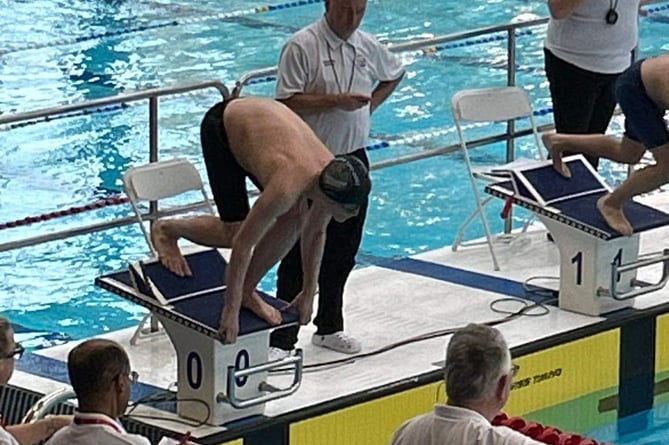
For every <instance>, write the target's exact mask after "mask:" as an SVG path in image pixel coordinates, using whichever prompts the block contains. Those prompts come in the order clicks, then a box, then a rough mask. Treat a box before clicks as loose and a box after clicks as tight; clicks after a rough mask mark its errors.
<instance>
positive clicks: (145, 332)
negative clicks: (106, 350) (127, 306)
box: [130, 312, 163, 346]
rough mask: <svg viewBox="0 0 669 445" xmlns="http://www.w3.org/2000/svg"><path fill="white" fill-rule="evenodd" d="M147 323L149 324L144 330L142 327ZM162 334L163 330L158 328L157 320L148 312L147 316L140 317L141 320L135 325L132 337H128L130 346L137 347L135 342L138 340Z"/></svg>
mask: <svg viewBox="0 0 669 445" xmlns="http://www.w3.org/2000/svg"><path fill="white" fill-rule="evenodd" d="M147 322H149V327H148V328H145V327H144V326H145V325H146V323H147ZM162 332H163V330H162V329H161V328H160V325H159V324H158V320H157V319H156V317H154V316H153V314H152V313H151V312H149V313H148V314H146V315H144V317H142V320H141V321H140V322H139V324H138V325H137V328H135V332H133V334H132V337H130V346H137V341H138V340H139V339H140V338H145V337H149V336H153V335H156V334H160V333H162Z"/></svg>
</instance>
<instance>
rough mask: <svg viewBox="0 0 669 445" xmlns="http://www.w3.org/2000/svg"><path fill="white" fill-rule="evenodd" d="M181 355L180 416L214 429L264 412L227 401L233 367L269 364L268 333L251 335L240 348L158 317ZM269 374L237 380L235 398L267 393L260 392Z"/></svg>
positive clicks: (242, 340)
mask: <svg viewBox="0 0 669 445" xmlns="http://www.w3.org/2000/svg"><path fill="white" fill-rule="evenodd" d="M159 319H160V322H161V323H162V324H163V327H164V328H165V331H166V332H167V335H168V336H169V337H170V340H171V341H172V344H173V345H174V349H175V351H176V355H177V374H178V379H177V382H179V383H178V387H177V414H178V415H180V416H181V417H184V418H187V419H192V420H195V421H198V422H206V423H209V424H212V425H221V424H223V423H226V422H231V421H234V420H237V419H241V418H243V417H248V416H251V415H256V414H262V413H263V412H264V411H265V404H264V403H259V404H256V405H252V406H249V407H247V408H241V409H240V408H235V407H233V406H232V405H231V404H230V401H229V400H228V396H227V394H228V388H227V382H228V372H229V369H228V367H229V366H236V368H238V369H245V368H248V367H250V366H257V365H261V364H264V363H266V362H267V355H268V349H269V332H270V331H268V330H265V331H260V332H256V333H253V334H247V335H244V336H242V337H239V338H238V339H237V342H236V343H235V344H231V345H225V344H223V343H221V342H220V341H218V340H216V339H213V338H211V337H209V336H207V335H202V334H199V333H198V332H197V331H194V330H193V329H190V328H188V327H185V326H183V325H182V324H179V323H176V322H174V321H172V320H170V319H169V318H165V317H159ZM267 376H268V372H267V371H264V372H257V373H254V374H251V375H249V376H245V377H241V378H236V379H235V383H236V387H235V388H234V391H235V394H236V396H237V397H238V398H239V399H242V400H248V399H252V398H258V397H262V396H264V395H265V392H262V391H260V390H259V388H260V387H261V385H262V384H263V382H266V381H267Z"/></svg>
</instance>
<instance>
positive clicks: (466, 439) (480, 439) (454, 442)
mask: <svg viewBox="0 0 669 445" xmlns="http://www.w3.org/2000/svg"><path fill="white" fill-rule="evenodd" d="M415 444H420V445H463V444H476V445H545V444H543V443H542V442H537V441H536V440H534V439H531V438H529V437H527V436H525V435H523V434H521V433H519V432H518V431H514V430H512V429H511V428H509V427H506V426H493V425H492V424H491V423H490V422H489V421H488V419H486V418H485V417H483V416H482V415H481V414H479V413H478V412H476V411H472V410H470V409H466V408H460V407H457V406H450V405H444V404H438V405H435V407H434V411H433V412H431V413H427V414H423V415H421V416H417V417H414V418H413V419H410V420H408V421H406V422H404V423H403V424H402V426H400V427H399V429H398V430H397V431H396V432H395V435H394V436H393V440H392V442H391V445H415Z"/></svg>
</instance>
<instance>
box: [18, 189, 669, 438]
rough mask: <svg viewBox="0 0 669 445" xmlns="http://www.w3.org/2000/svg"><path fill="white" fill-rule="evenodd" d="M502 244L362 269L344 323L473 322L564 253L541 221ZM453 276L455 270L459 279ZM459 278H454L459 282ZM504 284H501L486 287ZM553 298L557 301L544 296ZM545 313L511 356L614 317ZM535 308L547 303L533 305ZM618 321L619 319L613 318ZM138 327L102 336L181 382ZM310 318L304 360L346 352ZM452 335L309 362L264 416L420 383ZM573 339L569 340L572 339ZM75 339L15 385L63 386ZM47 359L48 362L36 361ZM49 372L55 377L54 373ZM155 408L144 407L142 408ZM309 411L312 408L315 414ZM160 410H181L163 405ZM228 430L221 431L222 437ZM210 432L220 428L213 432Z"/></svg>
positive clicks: (386, 331)
mask: <svg viewBox="0 0 669 445" xmlns="http://www.w3.org/2000/svg"><path fill="white" fill-rule="evenodd" d="M643 201H645V203H647V204H652V205H653V206H654V207H656V208H659V209H661V210H665V211H669V193H661V194H656V195H653V196H651V197H648V198H646V199H644V200H643ZM667 239H669V227H663V228H659V229H656V230H652V231H649V232H646V233H643V234H642V235H641V247H640V252H641V253H642V254H643V253H650V252H656V251H657V250H658V246H663V245H664V243H665V241H666V240H667ZM496 251H497V254H498V258H499V261H500V265H501V270H500V271H494V270H493V268H492V262H491V259H490V256H489V254H488V251H487V248H486V246H485V245H483V246H477V247H466V248H461V249H460V250H459V251H457V252H453V251H452V250H451V248H450V246H446V247H443V248H441V249H436V250H434V251H430V252H426V253H423V254H420V255H416V256H414V257H411V258H407V259H403V260H396V261H387V262H385V263H380V264H378V265H374V266H369V267H365V268H360V269H357V270H355V271H354V273H353V274H352V276H351V278H350V280H349V283H348V286H347V290H346V295H345V320H346V330H347V332H349V333H350V334H352V335H354V336H355V337H357V338H358V339H360V340H361V341H362V343H363V352H364V353H369V352H372V351H376V350H380V349H382V348H385V347H387V346H388V345H392V344H394V343H398V342H404V341H406V340H407V339H411V338H415V337H419V336H421V335H424V334H430V333H435V332H438V331H441V330H446V329H452V328H457V327H460V326H464V325H465V324H467V323H471V322H476V323H483V322H492V321H495V320H500V319H502V318H504V317H505V316H504V315H503V314H500V313H497V312H494V311H493V310H492V309H491V303H493V302H494V301H495V300H498V299H500V298H508V297H514V298H515V295H513V294H514V293H517V292H518V290H519V289H522V283H523V282H524V281H525V280H527V279H529V278H531V277H538V276H541V277H557V276H558V273H559V253H558V250H557V248H556V246H555V245H554V244H553V243H552V242H550V241H548V240H547V238H546V231H545V229H544V228H543V226H542V225H541V224H539V223H537V224H534V225H533V226H531V227H530V230H529V231H528V232H527V233H524V234H520V235H518V236H517V237H515V238H514V239H513V240H511V241H499V242H497V244H496ZM658 273H659V272H658V271H657V270H655V269H654V270H648V271H646V270H643V271H640V272H639V277H640V278H642V279H646V280H647V281H652V280H656V279H657V275H658ZM454 277H455V278H454ZM454 281H455V282H454ZM533 283H534V284H538V285H541V286H543V287H546V288H551V287H552V288H554V289H555V288H557V285H558V283H557V280H556V279H542V280H539V281H533ZM490 288H499V289H501V292H493V291H490V290H487V289H490ZM546 298H547V299H550V298H548V297H546ZM526 301H528V300H523V299H519V300H515V301H510V300H505V301H504V302H500V303H499V304H497V305H496V308H497V309H505V310H509V311H511V312H513V311H516V310H518V309H520V308H521V307H522V305H523V304H525V303H524V302H526ZM667 303H669V288H663V289H661V290H659V291H656V292H654V293H653V294H649V295H644V296H641V297H638V298H637V299H636V300H635V302H634V306H633V307H634V309H633V310H632V311H644V310H647V309H653V308H658V307H660V306H661V305H665V304H667ZM544 307H545V309H546V313H545V315H541V316H519V317H515V318H513V319H510V320H508V321H505V322H503V323H500V324H499V325H497V327H498V328H499V329H500V330H501V331H502V333H503V334H504V336H505V337H506V339H507V341H508V342H509V345H510V347H511V348H512V350H513V352H514V355H518V354H519V353H521V354H522V353H524V352H526V351H532V350H542V349H544V348H548V347H551V346H552V345H555V344H559V343H561V342H564V341H567V340H569V337H570V333H571V334H573V335H571V337H573V338H578V337H579V336H580V335H582V334H580V333H581V332H584V329H585V330H587V329H588V328H592V329H593V330H595V331H596V329H597V326H598V325H601V324H602V323H604V322H606V321H607V319H608V320H609V323H611V319H610V317H608V318H607V317H597V316H586V315H581V314H578V313H574V312H570V311H566V310H562V309H559V308H558V307H556V306H555V305H554V304H547V305H546V306H544ZM534 311H535V313H538V312H539V311H541V309H534ZM613 323H615V320H614V322H613ZM133 331H134V328H129V329H124V330H121V331H117V332H110V333H108V334H106V335H104V337H107V338H112V339H114V340H117V341H119V342H120V343H121V344H123V345H124V346H125V347H126V348H127V350H128V352H129V355H130V361H131V364H132V367H133V369H134V370H135V371H137V372H138V373H139V375H140V382H141V383H142V384H144V385H146V387H148V388H149V389H151V388H154V389H157V390H160V389H167V388H172V389H173V388H174V383H175V381H176V360H175V354H174V351H173V348H172V345H171V343H170V341H169V339H168V337H167V336H166V335H164V334H162V335H156V336H152V337H150V338H146V339H141V340H140V342H139V344H138V345H137V346H130V345H129V344H128V342H129V339H130V337H131V335H132V333H133ZM313 332H314V327H313V325H309V326H305V327H303V328H302V329H301V330H300V337H299V338H300V339H299V343H298V347H300V348H302V349H303V351H304V362H305V365H309V364H315V363H321V362H326V361H330V360H337V359H341V358H343V357H345V356H344V355H342V354H339V353H335V352H332V351H328V350H325V349H322V348H318V347H315V346H313V345H312V344H311V342H310V338H311V335H312V333H313ZM448 339H449V335H443V336H437V337H435V338H431V339H428V340H421V341H413V342H409V343H407V344H404V345H402V346H398V347H396V348H394V349H390V350H387V351H385V352H381V353H379V354H376V355H371V356H367V357H364V358H358V359H356V360H355V361H351V362H349V363H345V364H341V365H337V366H332V367H325V368H323V369H321V368H318V369H316V370H312V369H306V370H305V373H304V375H303V379H302V384H301V387H300V388H299V390H298V391H297V392H296V393H295V394H293V395H291V396H289V397H287V398H283V399H279V400H276V401H271V402H268V403H267V404H266V407H265V412H264V417H261V419H260V420H258V422H259V423H258V424H259V425H261V424H262V422H271V420H272V419H282V418H284V417H295V418H299V417H301V416H302V417H304V418H308V417H309V416H310V415H320V414H322V413H327V412H328V410H330V409H336V408H337V407H338V406H349V405H351V404H355V403H357V402H358V401H364V400H365V399H367V398H369V397H370V396H371V395H372V394H374V392H376V391H378V392H384V393H386V392H388V390H389V388H392V387H397V388H403V387H410V386H412V385H418V384H419V383H420V381H421V379H423V378H425V377H426V376H430V379H431V380H435V378H434V376H435V373H438V371H439V369H440V366H441V363H442V361H443V358H444V351H445V346H446V344H447V342H448ZM565 339H566V340H565ZM73 345H74V343H68V344H65V345H62V346H56V347H51V348H48V349H43V350H39V351H36V352H35V353H34V355H35V357H34V359H33V360H32V361H31V365H30V369H31V371H30V372H26V371H25V370H23V371H18V370H17V372H15V375H14V376H13V377H12V380H11V381H10V383H11V384H13V385H16V386H19V387H23V388H27V389H30V390H33V391H37V392H40V393H49V392H51V391H54V390H56V389H59V388H62V387H63V386H66V383H65V382H66V368H65V360H66V356H67V353H68V351H69V350H70V349H71V348H72V347H73ZM41 366H44V367H46V369H39V368H40V367H41ZM47 375H56V376H57V377H56V378H55V379H54V378H47V377H46V376H47ZM282 379H284V380H285V376H282V375H280V374H279V375H270V379H269V382H270V383H272V382H276V383H279V384H280V383H281V382H282ZM146 412H152V413H154V414H155V413H156V412H157V411H156V410H152V409H149V408H140V409H138V410H136V411H135V413H136V414H137V413H146ZM309 412H312V414H308V413H309ZM159 415H160V416H161V417H164V416H166V417H168V418H175V417H176V415H175V414H173V413H170V412H166V411H160V413H159ZM144 421H146V422H148V423H150V424H153V425H157V426H160V427H162V428H165V429H168V430H173V431H176V432H183V431H185V430H189V431H191V433H192V435H193V437H194V438H198V437H199V438H206V437H209V438H213V437H219V438H224V439H227V436H226V434H225V433H226V431H227V432H228V433H230V432H231V431H232V430H234V429H235V428H236V424H232V425H229V426H227V427H215V426H205V427H193V426H192V425H190V426H189V425H187V424H186V425H185V424H182V423H179V422H172V421H169V420H162V421H158V420H153V421H149V420H144ZM221 434H222V435H221ZM212 435H213V436H212Z"/></svg>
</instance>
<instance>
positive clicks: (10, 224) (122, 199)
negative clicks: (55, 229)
mask: <svg viewBox="0 0 669 445" xmlns="http://www.w3.org/2000/svg"><path fill="white" fill-rule="evenodd" d="M128 201H130V199H129V198H128V197H127V196H121V195H118V196H112V197H109V198H105V199H99V200H97V201H93V202H90V203H88V204H85V205H81V206H72V207H70V208H67V209H63V210H56V211H53V212H48V213H42V214H41V215H35V216H26V217H25V218H22V219H17V220H14V221H7V222H4V223H0V230H3V229H11V228H14V227H19V226H27V225H30V224H33V223H36V222H41V221H48V220H50V219H54V218H61V217H63V216H69V215H75V214H77V213H82V212H87V211H90V210H95V209H101V208H103V207H109V206H114V205H119V204H125V203H126V202H128Z"/></svg>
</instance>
